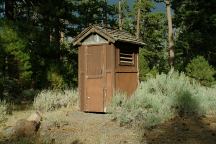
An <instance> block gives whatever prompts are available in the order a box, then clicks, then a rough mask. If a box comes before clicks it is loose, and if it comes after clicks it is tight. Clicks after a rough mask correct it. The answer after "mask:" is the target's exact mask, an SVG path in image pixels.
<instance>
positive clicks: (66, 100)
mask: <svg viewBox="0 0 216 144" xmlns="http://www.w3.org/2000/svg"><path fill="white" fill-rule="evenodd" d="M77 105H78V94H77V91H76V90H64V91H59V90H43V91H41V92H40V93H38V95H37V96H36V97H35V99H34V103H33V106H34V108H35V109H38V110H42V111H53V110H56V109H59V108H63V107H77Z"/></svg>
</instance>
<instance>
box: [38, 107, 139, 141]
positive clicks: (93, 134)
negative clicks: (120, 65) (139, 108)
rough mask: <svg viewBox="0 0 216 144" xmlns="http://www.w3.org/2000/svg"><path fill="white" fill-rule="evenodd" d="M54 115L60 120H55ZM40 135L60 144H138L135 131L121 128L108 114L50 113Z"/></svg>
mask: <svg viewBox="0 0 216 144" xmlns="http://www.w3.org/2000/svg"><path fill="white" fill-rule="evenodd" d="M54 115H55V116H57V117H58V119H56V117H55V118H54V117H53V116H54ZM60 117H62V119H61V118H60ZM40 135H41V136H42V137H43V138H45V137H46V138H49V139H51V141H55V143H58V144H60V143H62V144H71V143H74V144H137V143H138V139H137V135H136V134H135V132H134V131H133V130H130V129H126V128H124V127H119V125H118V124H117V123H116V122H113V121H112V120H111V118H110V116H109V115H108V114H95V113H83V112H64V111H61V112H59V113H55V114H52V113H49V114H48V115H47V117H46V120H45V121H44V122H43V123H42V125H41V128H40ZM49 141H50V140H49Z"/></svg>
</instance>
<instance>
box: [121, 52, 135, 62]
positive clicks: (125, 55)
mask: <svg viewBox="0 0 216 144" xmlns="http://www.w3.org/2000/svg"><path fill="white" fill-rule="evenodd" d="M119 57H120V58H119V60H120V64H123V65H132V64H133V63H134V56H133V53H132V52H130V51H120V55H119Z"/></svg>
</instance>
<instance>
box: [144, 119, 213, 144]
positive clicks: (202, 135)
mask: <svg viewBox="0 0 216 144" xmlns="http://www.w3.org/2000/svg"><path fill="white" fill-rule="evenodd" d="M144 141H146V142H147V143H148V144H174V143H175V144H216V116H205V117H204V116H203V117H196V116H193V117H176V118H174V119H172V120H170V121H168V122H166V123H164V124H161V125H159V126H157V127H156V128H154V129H152V130H150V131H146V132H145V133H144Z"/></svg>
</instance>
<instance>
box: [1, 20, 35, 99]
mask: <svg viewBox="0 0 216 144" xmlns="http://www.w3.org/2000/svg"><path fill="white" fill-rule="evenodd" d="M0 29H1V30H0V42H1V44H0V49H1V50H0V51H1V52H2V53H1V54H0V79H1V80H0V81H1V82H0V85H2V86H1V90H0V95H1V99H3V98H4V99H6V100H12V99H14V97H18V96H19V94H20V91H21V89H22V88H29V84H30V82H31V76H32V69H31V68H32V65H31V62H30V53H29V51H28V49H27V44H26V41H25V39H23V38H20V34H19V33H18V32H17V31H16V26H13V25H12V24H11V23H10V22H6V21H2V20H1V21H0Z"/></svg>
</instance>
